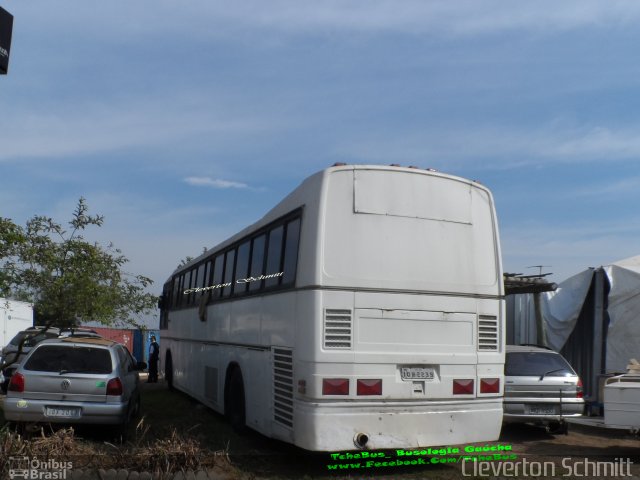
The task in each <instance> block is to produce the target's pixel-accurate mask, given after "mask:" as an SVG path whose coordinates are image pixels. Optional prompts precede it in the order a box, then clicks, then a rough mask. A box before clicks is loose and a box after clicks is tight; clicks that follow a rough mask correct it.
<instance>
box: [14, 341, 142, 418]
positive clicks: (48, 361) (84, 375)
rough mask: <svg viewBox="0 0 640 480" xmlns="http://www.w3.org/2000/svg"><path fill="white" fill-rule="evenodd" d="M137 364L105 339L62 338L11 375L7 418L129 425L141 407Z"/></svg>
mask: <svg viewBox="0 0 640 480" xmlns="http://www.w3.org/2000/svg"><path fill="white" fill-rule="evenodd" d="M144 368H146V364H145V363H144V362H136V361H135V360H134V358H133V357H132V356H131V354H130V353H129V351H128V350H127V349H126V348H125V347H124V346H123V345H120V344H119V343H116V342H113V341H111V340H106V339H103V338H75V337H68V338H58V339H52V340H44V341H42V342H40V343H39V344H38V345H37V346H36V347H34V348H33V349H32V350H31V351H30V352H29V354H28V355H27V357H26V358H25V359H24V361H23V362H22V363H21V364H20V366H19V367H18V368H17V369H16V371H15V372H14V374H13V375H12V377H11V381H10V383H9V388H8V391H7V396H6V398H5V400H4V416H5V418H6V419H7V420H8V421H12V422H16V423H18V424H20V423H37V422H47V423H49V422H51V423H86V424H112V425H120V426H123V427H124V426H126V425H127V424H128V423H129V421H130V420H131V419H132V418H133V417H134V416H135V415H136V414H137V413H138V412H139V409H140V388H139V384H140V379H139V376H138V371H139V370H142V369H144Z"/></svg>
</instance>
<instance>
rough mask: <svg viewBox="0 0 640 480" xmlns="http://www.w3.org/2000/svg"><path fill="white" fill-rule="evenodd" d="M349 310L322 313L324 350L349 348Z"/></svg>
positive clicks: (350, 327)
mask: <svg viewBox="0 0 640 480" xmlns="http://www.w3.org/2000/svg"><path fill="white" fill-rule="evenodd" d="M351 332H352V324H351V310H330V309H327V310H325V312H324V348H330V349H350V348H351Z"/></svg>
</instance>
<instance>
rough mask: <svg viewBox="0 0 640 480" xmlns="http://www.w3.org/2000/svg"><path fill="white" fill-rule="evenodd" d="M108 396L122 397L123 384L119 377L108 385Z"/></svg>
mask: <svg viewBox="0 0 640 480" xmlns="http://www.w3.org/2000/svg"><path fill="white" fill-rule="evenodd" d="M107 395H115V396H120V395H122V382H121V381H120V379H119V378H118V377H116V378H112V379H111V380H109V382H108V383H107Z"/></svg>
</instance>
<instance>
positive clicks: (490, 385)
mask: <svg viewBox="0 0 640 480" xmlns="http://www.w3.org/2000/svg"><path fill="white" fill-rule="evenodd" d="M480 393H500V379H499V378H483V379H482V380H480Z"/></svg>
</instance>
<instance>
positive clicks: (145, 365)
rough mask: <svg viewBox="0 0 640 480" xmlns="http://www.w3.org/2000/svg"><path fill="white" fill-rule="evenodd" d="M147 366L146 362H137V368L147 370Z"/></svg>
mask: <svg viewBox="0 0 640 480" xmlns="http://www.w3.org/2000/svg"><path fill="white" fill-rule="evenodd" d="M146 368H147V363H146V362H138V363H136V370H145V369H146Z"/></svg>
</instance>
